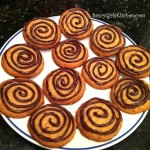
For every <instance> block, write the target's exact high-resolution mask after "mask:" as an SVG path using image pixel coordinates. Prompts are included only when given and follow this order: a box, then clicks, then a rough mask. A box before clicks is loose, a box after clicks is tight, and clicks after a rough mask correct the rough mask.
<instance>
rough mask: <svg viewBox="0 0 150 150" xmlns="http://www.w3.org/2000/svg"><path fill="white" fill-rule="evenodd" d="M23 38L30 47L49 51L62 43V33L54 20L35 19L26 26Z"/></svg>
mask: <svg viewBox="0 0 150 150" xmlns="http://www.w3.org/2000/svg"><path fill="white" fill-rule="evenodd" d="M23 37H24V39H25V41H26V42H27V43H28V44H29V45H32V46H35V47H37V48H39V49H41V50H48V49H51V48H53V47H54V46H55V45H56V44H57V43H58V42H59V41H60V38H61V32H60V29H59V27H58V26H57V24H56V23H55V21H53V20H52V19H48V18H34V19H32V20H31V21H29V22H28V23H26V24H25V26H24V28H23Z"/></svg>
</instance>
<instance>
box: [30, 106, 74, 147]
mask: <svg viewBox="0 0 150 150" xmlns="http://www.w3.org/2000/svg"><path fill="white" fill-rule="evenodd" d="M28 129H29V132H30V134H31V135H32V137H33V138H34V139H35V140H36V141H37V142H39V143H40V144H41V145H44V146H46V147H54V148H55V147H61V146H64V145H65V144H67V143H69V142H70V141H71V140H72V139H73V137H74V134H75V132H76V122H75V120H74V118H73V116H72V114H71V113H70V112H69V111H68V110H67V109H65V108H63V107H62V106H59V105H57V104H47V105H43V106H41V107H40V108H39V109H37V110H36V111H35V112H34V113H33V114H32V115H31V117H30V118H29V121H28Z"/></svg>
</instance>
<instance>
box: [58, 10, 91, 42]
mask: <svg viewBox="0 0 150 150" xmlns="http://www.w3.org/2000/svg"><path fill="white" fill-rule="evenodd" d="M59 26H60V30H61V32H62V33H63V34H64V35H65V36H66V37H69V38H75V39H78V40H80V39H84V38H86V37H88V36H89V35H90V34H91V32H92V30H93V23H92V18H91V16H90V15H89V14H88V12H87V11H85V10H83V9H81V8H71V9H69V10H66V11H65V12H63V14H62V15H61V16H60V19H59Z"/></svg>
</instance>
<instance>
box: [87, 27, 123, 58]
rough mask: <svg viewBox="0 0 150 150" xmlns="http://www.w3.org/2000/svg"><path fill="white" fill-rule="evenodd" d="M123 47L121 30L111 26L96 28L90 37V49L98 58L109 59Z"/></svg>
mask: <svg viewBox="0 0 150 150" xmlns="http://www.w3.org/2000/svg"><path fill="white" fill-rule="evenodd" d="M124 46H125V37H124V36H123V33H122V31H121V29H119V28H118V27H116V26H113V25H102V26H99V27H97V28H96V29H95V30H94V31H93V33H92V34H91V36H90V47H91V49H92V50H93V52H94V53H95V54H97V55H99V56H103V57H109V56H112V55H115V54H117V53H118V51H119V50H120V49H122V48H123V47H124Z"/></svg>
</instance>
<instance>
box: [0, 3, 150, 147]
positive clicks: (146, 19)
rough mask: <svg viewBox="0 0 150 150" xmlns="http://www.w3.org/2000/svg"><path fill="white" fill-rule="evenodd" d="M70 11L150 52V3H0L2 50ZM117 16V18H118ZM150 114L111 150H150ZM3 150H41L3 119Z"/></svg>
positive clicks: (0, 139)
mask: <svg viewBox="0 0 150 150" xmlns="http://www.w3.org/2000/svg"><path fill="white" fill-rule="evenodd" d="M71 7H81V8H84V9H86V10H87V11H89V13H90V14H91V16H92V17H93V18H97V19H100V20H103V21H106V22H108V23H111V24H114V25H116V26H118V27H120V28H121V29H122V30H123V31H124V32H125V33H126V34H127V35H129V36H130V37H131V38H132V39H133V40H134V41H135V42H136V43H137V44H138V45H141V46H143V47H145V48H147V49H149V50H150V1H149V0H139V1H135V0H122V1H121V0H111V1H110V0H101V1H100V0H93V1H90V0H86V1H83V0H62V1H61V0H56V1H52V0H26V1H23V0H13V1H12V0H1V1H0V46H2V45H3V44H4V43H5V42H6V40H7V39H8V38H9V37H10V36H11V35H12V34H14V33H15V32H16V31H18V30H19V29H20V28H22V27H23V26H24V24H25V23H26V22H27V21H28V20H30V19H32V18H34V17H49V16H55V15H60V14H61V13H62V12H63V11H64V10H66V9H68V8H71ZM116 15H117V16H116ZM149 141H150V112H149V113H148V115H147V116H146V118H145V119H144V121H143V122H142V124H141V125H140V126H139V127H138V129H137V130H136V131H135V132H134V133H132V134H131V135H130V136H129V137H128V138H126V139H125V140H124V141H122V142H120V143H118V144H116V145H115V146H112V147H110V148H108V150H127V149H128V150H148V149H150V142H149ZM0 149H1V150H20V149H21V150H42V148H40V147H38V146H35V145H33V144H31V143H30V142H28V141H26V140H25V139H23V138H22V137H20V136H19V135H18V134H17V133H15V132H14V131H13V130H12V129H11V128H10V127H9V126H8V125H7V124H6V123H5V121H4V120H3V119H2V117H1V116H0Z"/></svg>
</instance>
